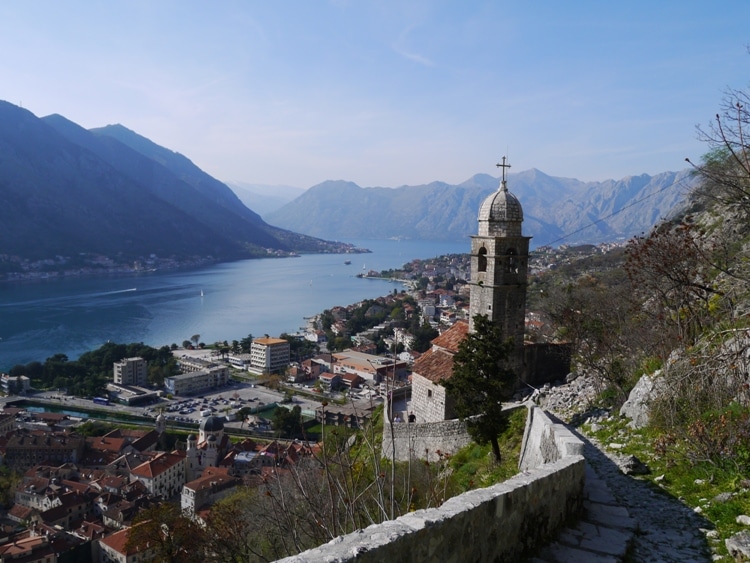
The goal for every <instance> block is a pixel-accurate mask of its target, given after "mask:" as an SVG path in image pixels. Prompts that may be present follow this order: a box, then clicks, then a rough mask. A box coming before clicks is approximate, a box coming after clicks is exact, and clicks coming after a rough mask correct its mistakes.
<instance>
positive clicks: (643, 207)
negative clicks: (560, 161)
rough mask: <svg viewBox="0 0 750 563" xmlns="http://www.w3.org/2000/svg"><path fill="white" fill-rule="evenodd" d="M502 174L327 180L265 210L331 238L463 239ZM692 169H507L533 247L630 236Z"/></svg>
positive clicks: (680, 194)
mask: <svg viewBox="0 0 750 563" xmlns="http://www.w3.org/2000/svg"><path fill="white" fill-rule="evenodd" d="M499 183H500V180H499V179H498V178H495V177H493V176H490V175H488V174H477V175H475V176H472V177H471V178H469V179H468V180H467V181H465V182H463V183H461V184H458V185H451V184H447V183H444V182H432V183H430V184H427V185H420V186H401V187H399V188H362V187H360V186H358V185H357V184H354V183H352V182H346V181H341V180H339V181H326V182H323V183H321V184H318V185H316V186H313V187H312V188H310V189H309V190H307V191H306V192H304V193H303V194H302V195H301V196H300V197H298V198H296V199H295V200H293V201H291V202H289V203H287V204H286V205H284V206H283V207H281V208H279V209H277V210H275V211H273V212H271V213H268V214H266V215H265V217H266V219H267V220H268V221H269V222H271V223H273V224H275V225H279V226H281V227H286V228H292V227H293V228H294V229H295V230H297V231H299V232H301V233H305V234H308V235H311V236H316V237H323V238H330V239H344V240H346V239H347V238H348V239H384V238H413V239H425V240H465V239H466V237H468V236H470V235H472V234H476V230H477V211H478V209H479V206H480V205H481V203H482V201H483V200H484V198H486V197H487V196H488V195H489V194H491V193H492V192H493V191H495V190H497V189H498V186H499ZM692 184H693V178H692V176H691V173H690V171H689V170H683V171H680V172H664V173H661V174H657V175H655V176H649V175H647V174H642V175H640V176H629V177H627V178H624V179H622V180H607V181H604V182H583V181H580V180H575V179H570V178H557V177H553V176H548V175H546V174H544V173H543V172H540V171H539V170H536V169H532V170H526V171H524V172H519V173H515V174H510V175H509V176H508V180H507V185H508V189H509V190H510V191H511V192H512V193H513V194H514V195H515V196H516V197H518V199H519V201H520V202H521V205H522V207H523V210H524V234H526V235H530V236H533V237H534V239H533V241H532V243H533V244H534V246H542V245H553V246H557V245H559V244H562V243H567V244H595V243H600V242H608V241H618V240H626V239H628V238H630V237H632V236H634V235H637V234H640V233H641V232H645V231H648V230H649V229H650V228H651V227H652V226H653V225H654V224H656V223H657V222H658V221H659V220H661V219H663V218H667V217H669V216H670V215H671V214H673V213H674V212H675V211H676V210H677V209H678V208H679V207H680V205H681V203H682V202H683V201H684V198H685V196H686V195H687V193H688V192H689V191H690V189H691V188H692Z"/></svg>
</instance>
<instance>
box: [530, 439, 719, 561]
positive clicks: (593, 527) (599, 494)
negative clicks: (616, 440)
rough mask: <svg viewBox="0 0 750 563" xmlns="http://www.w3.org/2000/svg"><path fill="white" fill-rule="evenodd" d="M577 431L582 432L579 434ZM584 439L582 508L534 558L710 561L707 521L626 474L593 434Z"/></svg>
mask: <svg viewBox="0 0 750 563" xmlns="http://www.w3.org/2000/svg"><path fill="white" fill-rule="evenodd" d="M579 436H580V434H579ZM580 437H581V439H583V440H584V441H585V443H586V451H585V455H586V462H587V463H586V489H585V500H584V512H583V514H582V516H581V519H580V521H579V522H578V524H577V525H576V526H575V527H574V528H568V529H565V530H563V531H562V532H561V533H560V535H559V536H558V537H557V539H556V540H555V541H554V542H553V543H551V544H550V545H548V546H546V547H545V548H543V549H542V550H540V551H539V552H538V554H537V555H536V557H535V558H533V559H532V560H531V561H532V562H533V563H542V562H544V563H588V562H592V563H599V562H602V563H605V562H606V563H610V562H611V563H615V562H620V561H626V562H628V563H630V562H638V563H640V562H649V563H651V562H670V563H671V562H680V563H705V562H707V561H711V560H712V558H711V551H710V549H709V548H708V546H707V544H706V539H705V536H704V534H703V532H702V531H701V528H710V524H709V523H708V522H707V521H706V520H704V519H703V518H702V517H701V516H699V515H698V514H696V513H695V512H694V511H692V510H691V509H690V508H688V507H686V506H685V505H684V504H682V503H681V502H679V501H677V500H676V499H674V498H672V497H670V496H669V495H667V494H665V493H663V492H661V491H659V490H657V489H654V488H653V487H652V486H651V485H650V484H649V483H647V482H644V481H640V480H638V479H634V478H633V477H630V476H627V475H624V474H623V473H622V472H621V471H620V469H619V468H618V467H617V465H616V464H615V463H614V461H612V459H610V458H609V457H608V454H606V453H605V452H604V451H602V449H600V448H599V447H597V445H596V444H595V442H594V440H593V439H589V438H586V437H584V436H580Z"/></svg>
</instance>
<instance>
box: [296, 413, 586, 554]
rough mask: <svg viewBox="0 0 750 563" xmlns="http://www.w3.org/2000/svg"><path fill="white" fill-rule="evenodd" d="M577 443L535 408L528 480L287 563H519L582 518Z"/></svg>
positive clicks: (528, 440)
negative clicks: (560, 530) (495, 562)
mask: <svg viewBox="0 0 750 563" xmlns="http://www.w3.org/2000/svg"><path fill="white" fill-rule="evenodd" d="M394 430H395V429H394ZM576 442H577V439H576V438H575V436H573V435H572V434H571V433H570V432H569V431H568V430H567V429H566V428H565V427H564V426H562V425H559V424H555V423H554V421H552V420H550V419H549V418H548V417H547V416H546V414H545V413H544V412H543V411H541V410H540V409H539V408H537V407H531V408H530V409H529V415H528V420H527V427H526V432H525V434H524V443H523V451H522V452H521V463H522V464H523V467H525V469H524V472H523V473H521V474H519V475H516V476H515V477H512V478H511V479H509V480H507V481H505V482H504V483H499V484H497V485H494V486H492V487H488V488H486V489H478V490H474V491H469V492H468V493H464V494H462V495H459V496H457V497H453V498H451V499H449V500H447V501H446V502H445V503H444V504H443V505H442V506H440V507H439V508H430V509H426V510H417V511H415V512H410V513H409V514H406V515H404V516H401V517H400V518H397V519H396V520H391V521H387V522H383V523H382V524H375V525H372V526H369V527H368V528H365V529H364V530H358V531H356V532H354V533H351V534H348V535H346V536H341V537H339V538H336V539H334V540H332V541H331V542H329V543H327V544H325V545H322V546H320V547H318V548H315V549H312V550H309V551H306V552H304V553H301V554H299V555H295V556H292V557H287V558H286V559H283V560H282V561H284V562H287V563H292V562H293V563H303V562H304V563H307V562H310V563H312V562H317V561H329V562H333V561H335V562H346V561H355V560H356V561H357V562H360V563H369V562H372V563H375V562H378V563H379V562H381V561H397V562H401V561H413V562H422V561H446V562H462V561H508V562H510V561H519V560H521V559H522V558H523V556H524V555H525V554H528V553H529V552H530V550H531V549H532V548H534V547H535V546H537V545H539V544H540V543H542V542H544V541H546V540H547V539H549V538H550V537H551V536H552V535H553V534H555V533H556V532H557V531H558V530H559V529H560V528H561V527H562V526H563V525H564V524H565V523H566V522H567V521H569V520H570V519H571V518H573V517H575V516H576V515H577V514H578V513H579V512H580V509H581V507H582V504H583V485H584V476H585V471H584V467H585V460H584V458H583V456H582V455H581V452H582V451H583V444H582V443H581V442H579V441H578V444H576ZM579 446H580V447H579ZM540 461H543V463H542V464H541V465H538V466H536V467H534V466H533V464H534V463H537V462H540Z"/></svg>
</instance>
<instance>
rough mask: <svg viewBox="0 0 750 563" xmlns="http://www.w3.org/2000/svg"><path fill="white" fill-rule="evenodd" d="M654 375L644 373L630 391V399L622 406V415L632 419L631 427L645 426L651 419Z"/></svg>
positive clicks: (629, 424)
mask: <svg viewBox="0 0 750 563" xmlns="http://www.w3.org/2000/svg"><path fill="white" fill-rule="evenodd" d="M658 373H659V372H657V373H655V374H654V377H651V376H648V375H643V376H642V377H641V378H640V379H639V380H638V383H636V385H635V387H633V389H632V390H631V391H630V395H628V400H627V401H625V403H623V405H622V407H621V408H620V416H624V417H627V418H629V419H630V422H629V423H628V426H630V427H631V428H643V427H644V426H646V425H647V424H648V420H649V404H650V403H651V401H652V400H653V398H654V395H655V392H654V389H655V386H654V379H655V377H656V376H657V375H658Z"/></svg>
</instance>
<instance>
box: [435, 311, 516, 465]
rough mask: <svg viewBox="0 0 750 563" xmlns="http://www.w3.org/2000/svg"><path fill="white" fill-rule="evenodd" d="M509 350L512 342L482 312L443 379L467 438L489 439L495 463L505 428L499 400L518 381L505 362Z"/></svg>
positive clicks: (502, 398)
mask: <svg viewBox="0 0 750 563" xmlns="http://www.w3.org/2000/svg"><path fill="white" fill-rule="evenodd" d="M512 351H513V341H512V339H508V340H506V339H505V338H504V335H503V332H502V329H501V327H500V326H499V325H497V324H495V323H493V322H492V321H490V320H489V318H488V317H487V316H486V315H477V316H476V317H474V332H471V333H469V334H468V335H467V336H466V338H465V339H464V341H463V342H461V344H460V345H459V347H458V352H457V353H456V355H455V356H454V357H453V374H452V375H451V377H450V378H448V379H447V380H445V381H444V382H443V385H444V386H445V388H446V390H447V392H448V394H449V395H450V397H452V399H453V400H454V403H455V404H454V406H455V410H456V414H458V417H459V418H460V419H461V420H464V421H466V424H467V428H468V430H469V434H470V435H471V437H472V438H473V439H474V440H475V441H476V442H477V443H479V444H486V443H487V442H489V443H490V445H491V446H492V453H493V454H494V456H495V460H496V461H497V462H500V461H501V455H500V445H499V443H498V440H497V438H498V436H499V435H500V434H501V433H502V432H503V431H504V430H505V429H506V428H507V427H508V415H507V413H505V412H503V405H502V402H503V401H504V400H507V399H509V398H510V397H511V395H512V394H513V391H514V390H515V386H516V383H517V380H518V377H517V375H516V374H515V373H514V372H513V370H511V369H508V368H507V367H506V365H505V362H506V360H507V359H508V358H509V357H510V354H511V353H512Z"/></svg>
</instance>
